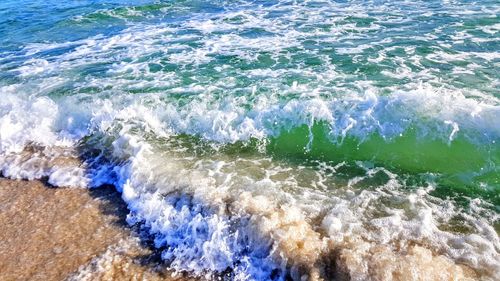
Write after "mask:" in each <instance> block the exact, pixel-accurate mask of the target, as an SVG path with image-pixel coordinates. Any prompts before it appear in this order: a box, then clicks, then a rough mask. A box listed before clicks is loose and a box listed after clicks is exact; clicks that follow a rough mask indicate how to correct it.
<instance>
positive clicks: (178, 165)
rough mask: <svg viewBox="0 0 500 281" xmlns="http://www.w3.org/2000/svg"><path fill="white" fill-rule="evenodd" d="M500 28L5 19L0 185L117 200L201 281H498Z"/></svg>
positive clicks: (315, 14) (173, 11)
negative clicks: (101, 189) (23, 183)
mask: <svg viewBox="0 0 500 281" xmlns="http://www.w3.org/2000/svg"><path fill="white" fill-rule="evenodd" d="M499 14H500V4H499V3H498V2H497V1H490V0H484V1H453V0H449V1H435V0H431V1H368V0H359V1H321V0H319V1H307V0H305V1H301V0H296V1H291V0H290V1H288V0H278V1H250V0H241V1H239V0H234V1H230V0H213V1H195V0H183V1H146V0H137V1H132V0H129V1H126V0H102V1H101V0H99V1H91V0H80V1H55V0H44V1H41V0H17V1H12V0H3V1H1V2H0V169H1V173H2V175H3V176H4V177H9V178H16V179H27V180H33V179H40V178H46V179H48V182H49V183H50V184H52V185H54V186H60V187H76V188H78V187H79V188H92V187H96V186H102V185H105V184H106V185H110V186H114V188H116V189H117V190H118V191H119V192H121V194H122V199H123V200H124V201H125V203H126V204H127V206H128V209H129V211H130V214H129V215H128V218H127V221H128V223H129V224H131V225H138V226H140V227H142V228H143V229H144V231H146V232H148V233H149V234H150V235H151V237H153V238H154V244H155V247H157V248H158V249H159V250H160V251H161V253H162V258H163V259H164V260H165V266H166V267H168V268H169V269H171V270H173V271H178V272H187V273H188V274H190V275H192V276H203V277H204V278H208V279H210V278H222V279H224V280H290V279H292V280H332V279H339V280H499V279H500V239H499V233H500V90H499V89H500V82H499V81H500V19H499ZM110 188H111V187H110Z"/></svg>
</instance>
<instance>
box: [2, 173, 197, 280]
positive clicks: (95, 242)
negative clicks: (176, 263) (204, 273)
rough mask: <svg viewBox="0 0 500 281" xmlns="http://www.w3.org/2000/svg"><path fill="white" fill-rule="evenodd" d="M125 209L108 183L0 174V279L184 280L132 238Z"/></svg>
mask: <svg viewBox="0 0 500 281" xmlns="http://www.w3.org/2000/svg"><path fill="white" fill-rule="evenodd" d="M126 214H127V211H126V207H125V205H124V203H123V202H122V201H121V198H120V195H119V194H118V193H117V192H116V191H115V190H114V188H112V187H107V188H106V187H103V188H99V189H92V190H87V189H70V188H51V187H48V186H46V185H45V184H44V183H42V182H41V181H14V180H8V179H3V178H0V224H1V227H2V230H1V231H0V280H3V281H9V280H65V279H68V278H70V279H77V280H146V279H147V280H180V279H182V280H187V279H186V278H185V277H180V276H178V277H177V278H173V277H171V274H170V273H169V272H168V271H166V270H165V266H164V265H163V264H161V261H160V260H159V258H158V255H157V254H154V253H152V251H151V250H150V249H148V248H147V247H145V246H141V243H138V242H137V241H138V239H137V238H133V237H134V235H133V233H131V230H130V228H128V226H127V225H126V224H125V216H126Z"/></svg>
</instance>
